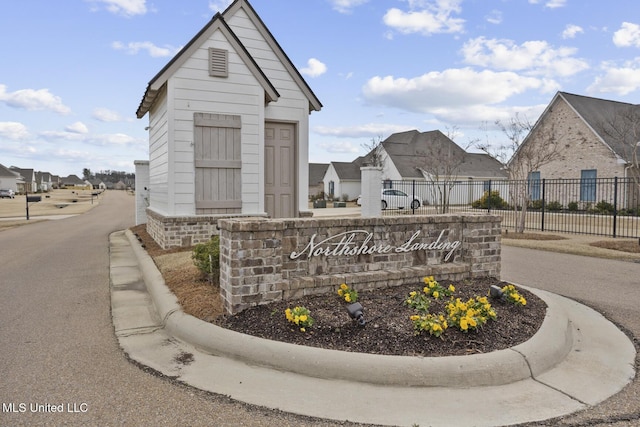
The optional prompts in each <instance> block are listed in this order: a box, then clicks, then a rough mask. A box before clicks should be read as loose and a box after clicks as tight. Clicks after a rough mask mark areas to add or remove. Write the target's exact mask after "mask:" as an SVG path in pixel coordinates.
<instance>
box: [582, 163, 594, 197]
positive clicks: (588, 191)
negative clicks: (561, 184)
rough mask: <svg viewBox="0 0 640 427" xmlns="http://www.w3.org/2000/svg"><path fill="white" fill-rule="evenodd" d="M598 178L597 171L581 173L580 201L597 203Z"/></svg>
mask: <svg viewBox="0 0 640 427" xmlns="http://www.w3.org/2000/svg"><path fill="white" fill-rule="evenodd" d="M596 177H597V171H596V170H595V169H584V170H582V171H580V201H581V202H595V201H596Z"/></svg>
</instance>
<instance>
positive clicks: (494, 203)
mask: <svg viewBox="0 0 640 427" xmlns="http://www.w3.org/2000/svg"><path fill="white" fill-rule="evenodd" d="M489 204H490V205H491V208H492V209H502V208H504V207H506V206H507V203H506V202H505V201H504V199H503V198H502V197H500V192H499V191H497V190H496V191H492V192H491V194H490V195H489V192H488V191H485V192H484V194H483V195H482V197H480V198H479V199H478V200H476V201H474V202H473V203H472V204H471V206H472V207H473V208H475V209H489Z"/></svg>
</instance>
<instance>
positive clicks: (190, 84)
mask: <svg viewBox="0 0 640 427" xmlns="http://www.w3.org/2000/svg"><path fill="white" fill-rule="evenodd" d="M321 107H322V104H321V103H320V101H319V100H318V99H317V98H316V96H315V95H314V93H313V92H312V91H311V89H310V88H309V86H308V85H307V83H306V82H305V81H304V79H303V78H302V76H301V75H300V73H299V72H298V70H297V69H296V68H295V67H294V65H293V64H292V63H291V61H290V60H289V58H288V57H287V55H286V54H285V53H284V51H283V50H282V48H281V47H280V45H279V44H278V43H277V41H276V40H275V39H274V38H273V35H272V34H271V32H270V31H269V30H268V29H267V27H266V26H265V24H264V23H263V21H262V20H261V19H260V17H259V16H258V15H257V13H256V11H255V10H254V9H253V7H252V6H251V5H250V4H249V2H248V1H246V0H236V1H234V2H233V3H232V4H231V5H230V6H229V7H228V8H227V9H226V10H225V11H224V12H223V13H218V14H216V15H215V16H214V17H213V18H212V19H211V21H210V22H209V23H208V24H207V25H206V26H205V27H204V28H202V29H201V30H200V31H199V32H198V34H197V35H196V36H195V37H194V38H193V39H192V40H191V41H189V43H187V45H186V46H185V47H184V48H183V49H182V50H181V51H180V52H179V53H178V54H177V55H176V56H175V57H174V58H173V59H172V60H171V61H170V62H169V63H168V64H167V65H166V66H165V67H164V68H163V69H162V70H160V72H159V73H158V74H157V75H156V76H155V77H153V79H151V81H150V82H149V85H148V86H147V89H146V91H145V93H144V96H143V98H142V101H141V103H140V106H139V108H138V110H137V113H136V114H137V117H138V118H143V117H144V116H145V115H146V114H148V115H149V165H148V167H149V179H148V182H149V185H148V203H149V206H148V208H147V221H148V222H147V228H148V229H149V231H150V232H151V234H152V235H153V236H154V238H155V239H156V240H158V241H159V242H160V244H161V245H163V246H165V247H170V246H176V245H189V244H193V243H196V242H198V241H201V240H204V239H205V238H206V239H208V238H209V237H210V236H211V234H214V233H215V225H216V223H217V220H218V219H219V218H221V217H228V216H237V215H263V216H270V217H274V218H285V217H296V216H301V215H305V211H306V210H307V209H308V205H307V199H308V144H309V137H308V134H309V114H310V113H311V112H312V111H319V110H320V109H321ZM176 224H192V225H189V226H188V227H186V226H185V227H178V228H180V230H179V231H177V232H175V230H176ZM193 224H197V225H193ZM186 228H189V230H186ZM169 229H171V230H174V231H172V233H173V234H174V235H172V236H168V235H167V233H168V230H169ZM176 233H178V234H179V235H175V234H176Z"/></svg>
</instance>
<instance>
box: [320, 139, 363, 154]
mask: <svg viewBox="0 0 640 427" xmlns="http://www.w3.org/2000/svg"><path fill="white" fill-rule="evenodd" d="M318 147H320V148H322V149H323V150H325V151H326V152H328V153H335V154H356V153H358V152H359V151H360V146H359V145H355V144H354V143H353V142H351V141H335V142H327V141H325V142H321V143H319V144H318Z"/></svg>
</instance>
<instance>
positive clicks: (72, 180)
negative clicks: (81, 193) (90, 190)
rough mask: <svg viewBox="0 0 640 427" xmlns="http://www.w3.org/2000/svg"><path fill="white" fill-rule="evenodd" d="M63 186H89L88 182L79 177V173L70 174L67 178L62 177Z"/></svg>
mask: <svg viewBox="0 0 640 427" xmlns="http://www.w3.org/2000/svg"><path fill="white" fill-rule="evenodd" d="M62 186H63V187H82V188H86V187H89V186H87V184H86V183H85V182H84V181H83V180H82V179H80V178H79V177H78V175H69V176H67V177H65V178H62Z"/></svg>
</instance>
